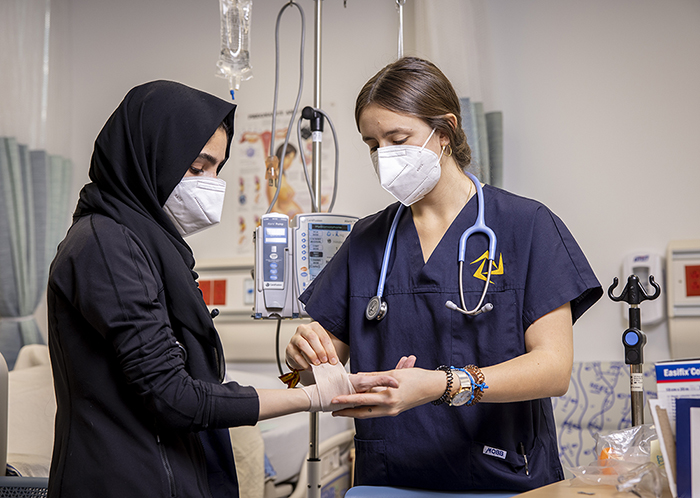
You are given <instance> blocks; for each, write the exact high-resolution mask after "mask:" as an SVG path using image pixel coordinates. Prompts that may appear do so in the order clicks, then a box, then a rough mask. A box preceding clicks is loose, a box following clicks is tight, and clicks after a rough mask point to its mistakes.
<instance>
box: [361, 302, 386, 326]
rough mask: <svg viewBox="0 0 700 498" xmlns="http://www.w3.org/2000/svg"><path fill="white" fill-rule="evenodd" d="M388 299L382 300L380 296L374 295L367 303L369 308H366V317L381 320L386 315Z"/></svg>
mask: <svg viewBox="0 0 700 498" xmlns="http://www.w3.org/2000/svg"><path fill="white" fill-rule="evenodd" d="M386 309H387V305H386V301H382V298H381V297H379V296H374V297H373V298H372V299H370V300H369V302H368V303H367V308H365V317H367V320H377V321H379V320H381V319H382V318H384V315H386Z"/></svg>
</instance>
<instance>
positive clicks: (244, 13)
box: [216, 0, 253, 97]
mask: <svg viewBox="0 0 700 498" xmlns="http://www.w3.org/2000/svg"><path fill="white" fill-rule="evenodd" d="M252 4H253V0H219V6H220V14H221V52H220V53H219V61H218V62H217V63H216V67H217V68H218V70H217V72H216V75H217V76H219V77H221V78H226V79H227V80H228V81H229V88H230V90H231V96H232V97H233V92H234V90H238V87H239V86H240V83H241V81H246V80H249V79H250V78H252V77H253V70H252V68H251V67H250V50H249V44H250V14H251V10H252V6H253V5H252Z"/></svg>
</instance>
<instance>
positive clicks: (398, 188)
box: [372, 128, 442, 206]
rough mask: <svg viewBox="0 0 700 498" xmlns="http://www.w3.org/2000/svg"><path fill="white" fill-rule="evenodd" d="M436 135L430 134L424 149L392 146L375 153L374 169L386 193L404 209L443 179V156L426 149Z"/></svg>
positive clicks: (410, 146) (373, 153)
mask: <svg viewBox="0 0 700 498" xmlns="http://www.w3.org/2000/svg"><path fill="white" fill-rule="evenodd" d="M434 133H435V129H434V128H433V131H431V132H430V135H429V136H428V139H427V140H426V141H425V143H424V144H423V146H422V147H417V146H415V145H389V146H387V147H379V148H378V149H377V150H375V151H374V152H372V163H373V164H374V170H375V171H376V172H377V175H378V176H379V181H380V182H381V184H382V187H384V190H386V191H387V192H389V193H390V194H391V195H393V196H394V197H396V200H398V201H399V202H400V203H401V204H403V205H404V206H410V205H411V204H413V203H415V202H418V201H419V200H421V199H422V198H423V197H425V196H426V194H427V193H428V192H430V191H431V190H433V188H435V185H437V182H438V181H439V180H440V158H441V157H442V153H440V156H439V157H438V155H437V154H436V153H435V152H433V151H432V150H430V149H426V148H425V146H426V144H427V143H428V141H429V140H430V138H431V137H432V136H433V134H434Z"/></svg>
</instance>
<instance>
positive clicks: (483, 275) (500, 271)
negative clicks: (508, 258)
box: [469, 250, 503, 284]
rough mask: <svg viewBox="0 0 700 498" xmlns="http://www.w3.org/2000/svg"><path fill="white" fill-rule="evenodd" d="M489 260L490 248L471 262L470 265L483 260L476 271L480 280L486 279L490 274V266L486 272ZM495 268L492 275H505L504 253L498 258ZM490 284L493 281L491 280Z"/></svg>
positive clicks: (475, 274) (475, 273)
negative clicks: (485, 267) (485, 266)
mask: <svg viewBox="0 0 700 498" xmlns="http://www.w3.org/2000/svg"><path fill="white" fill-rule="evenodd" d="M488 260H489V252H488V250H487V251H486V252H484V254H482V255H481V256H479V258H478V259H476V260H474V261H472V262H471V263H469V264H470V265H473V264H474V263H478V262H479V261H481V264H480V265H479V268H477V269H476V271H475V272H474V276H475V277H476V278H478V279H479V280H484V281H486V276H487V275H488V268H487V269H486V272H484V265H485V264H486V262H487V261H488ZM493 266H494V268H493V269H492V270H491V276H492V277H493V276H494V275H503V253H501V256H500V258H499V259H498V265H496V263H493ZM489 283H490V284H492V283H493V282H491V281H489Z"/></svg>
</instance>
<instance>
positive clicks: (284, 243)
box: [253, 213, 357, 318]
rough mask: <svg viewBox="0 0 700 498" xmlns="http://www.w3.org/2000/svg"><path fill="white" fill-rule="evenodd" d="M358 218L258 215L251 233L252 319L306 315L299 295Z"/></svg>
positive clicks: (333, 253)
mask: <svg viewBox="0 0 700 498" xmlns="http://www.w3.org/2000/svg"><path fill="white" fill-rule="evenodd" d="M356 221H357V218H356V217H353V216H344V215H339V214H331V213H309V214H298V215H296V216H295V217H294V219H293V220H292V223H291V226H290V223H289V217H288V216H287V215H284V214H279V213H268V214H265V215H263V216H262V219H261V221H260V226H258V227H257V228H256V229H255V269H254V277H255V305H254V309H253V311H254V312H253V318H300V317H305V316H308V315H307V314H306V312H305V310H304V305H303V304H302V303H301V302H300V301H299V296H300V295H301V294H302V292H304V291H305V290H306V288H307V287H308V286H309V284H311V282H312V281H313V279H314V278H316V276H317V275H318V274H319V273H320V272H321V270H323V268H325V266H326V264H327V263H328V262H329V261H330V260H331V258H332V257H333V255H335V253H336V252H337V251H338V249H339V248H340V246H341V245H342V243H343V242H344V241H345V239H346V238H347V236H348V235H349V234H350V231H351V230H352V227H353V226H354V225H355V222H356Z"/></svg>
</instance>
